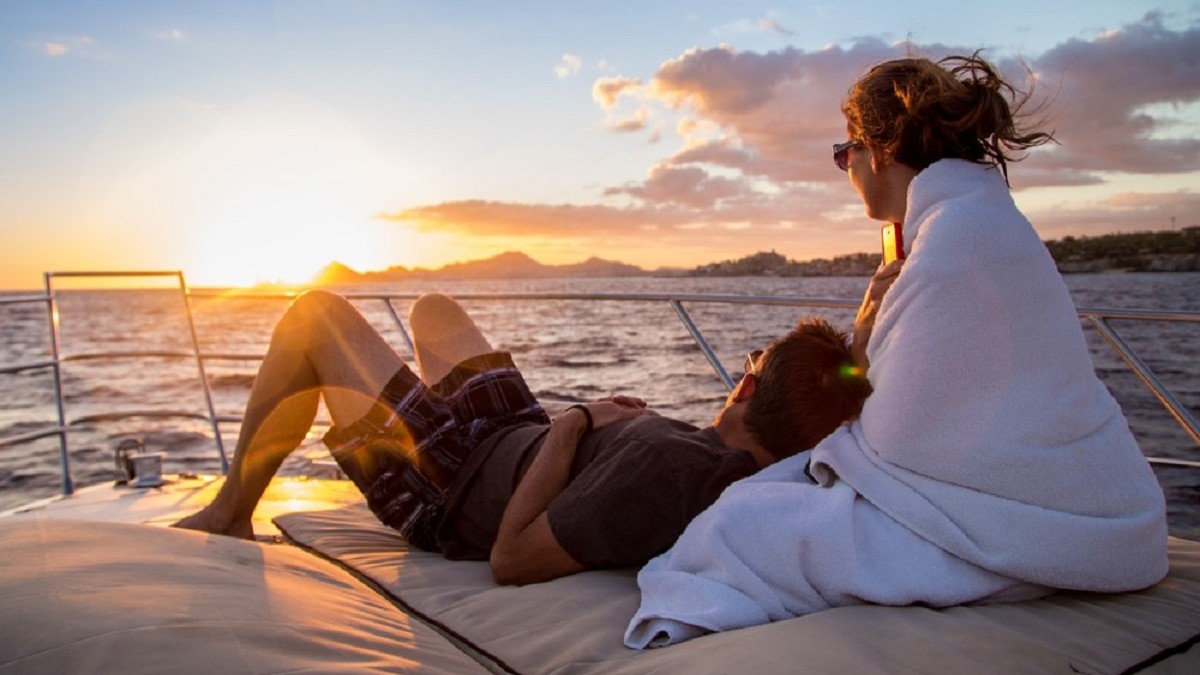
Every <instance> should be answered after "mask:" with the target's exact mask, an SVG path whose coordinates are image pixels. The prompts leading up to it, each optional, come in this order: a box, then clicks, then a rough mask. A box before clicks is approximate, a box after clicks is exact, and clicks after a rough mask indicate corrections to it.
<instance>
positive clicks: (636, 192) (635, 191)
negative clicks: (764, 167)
mask: <svg viewBox="0 0 1200 675" xmlns="http://www.w3.org/2000/svg"><path fill="white" fill-rule="evenodd" d="M744 193H745V188H744V184H743V183H742V182H741V181H740V180H733V179H729V178H722V177H713V176H710V175H709V174H708V172H706V171H704V170H703V169H699V168H696V167H675V166H667V165H659V166H656V167H654V168H653V169H651V170H650V177H649V178H648V179H647V180H646V181H645V182H644V183H641V184H638V185H630V186H627V187H620V188H610V189H608V190H606V191H605V195H606V196H614V195H628V196H632V197H636V198H638V199H640V200H642V201H644V202H648V203H653V204H672V205H679V206H684V207H689V208H693V209H708V208H712V207H713V206H714V205H715V204H716V203H717V202H718V201H719V200H722V199H725V198H728V197H734V196H737V195H739V194H744Z"/></svg>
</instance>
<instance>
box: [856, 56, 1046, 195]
mask: <svg viewBox="0 0 1200 675" xmlns="http://www.w3.org/2000/svg"><path fill="white" fill-rule="evenodd" d="M1032 94H1033V88H1032V85H1031V87H1030V90H1029V91H1028V92H1022V91H1020V90H1018V89H1016V88H1015V87H1013V86H1012V85H1011V84H1009V83H1008V82H1006V81H1004V79H1003V78H1002V77H1000V75H999V73H997V72H996V69H995V68H994V67H993V66H992V65H991V64H990V63H988V62H987V61H985V60H984V59H982V58H980V56H979V52H975V53H974V54H972V55H971V56H949V57H946V58H944V59H942V60H940V61H937V62H936V63H935V62H933V61H930V60H929V59H923V58H907V59H897V60H895V61H886V62H884V63H881V64H879V65H877V66H875V67H874V68H872V69H871V70H869V71H867V73H866V74H865V75H863V76H862V77H861V78H859V80H858V81H857V82H855V83H854V86H852V87H851V88H850V92H849V93H848V94H847V96H846V100H845V101H844V102H843V103H842V114H844V115H845V116H846V122H847V127H848V130H849V132H850V138H851V139H853V140H858V141H862V142H864V143H866V144H867V145H868V146H871V147H873V148H875V149H877V150H881V151H883V153H884V154H885V155H888V156H890V157H892V158H893V159H894V160H895V161H898V162H900V163H901V164H904V165H906V166H909V167H911V168H913V169H916V170H917V171H922V170H924V169H925V167H927V166H929V165H930V164H933V163H934V162H936V161H938V160H939V159H947V158H954V159H965V160H969V161H972V162H978V163H981V164H996V165H998V166H999V167H1000V170H1001V171H1002V172H1003V173H1004V178H1005V180H1007V179H1008V162H1017V161H1020V160H1021V159H1024V154H1018V153H1022V151H1024V150H1027V149H1029V148H1032V147H1036V146H1039V145H1042V144H1044V143H1048V142H1051V141H1053V140H1054V135H1053V133H1046V132H1042V131H1038V130H1036V129H1033V128H1030V129H1026V128H1024V127H1025V124H1024V123H1025V121H1026V120H1027V119H1028V113H1027V112H1026V111H1025V108H1026V106H1027V104H1028V103H1029V101H1030V99H1031V97H1032ZM1035 112H1036V111H1035ZM1030 126H1031V127H1036V126H1038V125H1037V124H1036V123H1031V124H1030Z"/></svg>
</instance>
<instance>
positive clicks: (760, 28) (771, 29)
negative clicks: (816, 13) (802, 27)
mask: <svg viewBox="0 0 1200 675" xmlns="http://www.w3.org/2000/svg"><path fill="white" fill-rule="evenodd" d="M712 33H713V35H716V36H718V37H720V36H722V35H726V34H735V35H736V34H743V35H744V34H747V33H773V34H775V35H783V36H791V35H795V33H793V32H792V31H790V30H788V29H787V28H784V27H783V25H782V24H780V23H779V20H778V19H776V18H774V17H772V16H765V17H763V18H761V19H738V20H736V21H730V22H729V23H726V24H724V25H722V26H721V27H719V28H715V29H713V31H712Z"/></svg>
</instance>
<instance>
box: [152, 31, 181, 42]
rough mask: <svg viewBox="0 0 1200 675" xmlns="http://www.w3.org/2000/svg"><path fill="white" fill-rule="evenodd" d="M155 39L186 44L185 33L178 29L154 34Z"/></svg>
mask: <svg viewBox="0 0 1200 675" xmlns="http://www.w3.org/2000/svg"><path fill="white" fill-rule="evenodd" d="M154 39H155V40H160V41H162V42H185V41H186V40H187V38H186V37H184V34H183V31H182V30H180V29H178V28H168V29H166V30H160V31H158V32H156V33H154Z"/></svg>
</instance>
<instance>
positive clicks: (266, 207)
mask: <svg viewBox="0 0 1200 675" xmlns="http://www.w3.org/2000/svg"><path fill="white" fill-rule="evenodd" d="M179 173H180V174H182V175H179V176H177V177H176V182H175V184H176V185H182V186H186V188H184V190H185V192H186V195H185V197H184V198H185V201H186V203H189V204H192V205H194V209H193V210H192V211H191V212H190V213H188V214H187V215H185V216H184V220H185V222H186V223H187V224H188V227H187V231H188V233H189V234H188V237H189V239H190V242H189V244H190V246H189V251H190V254H189V257H188V260H187V263H186V264H185V267H186V269H187V271H188V274H189V277H190V278H191V279H192V280H193V282H194V283H197V284H202V285H250V284H254V283H259V282H283V283H302V282H305V281H307V280H309V279H310V278H311V277H312V276H313V274H314V273H315V272H317V271H318V270H319V269H320V268H321V267H323V266H324V265H326V264H328V263H329V262H330V261H332V260H341V261H345V262H347V263H348V264H360V265H362V264H372V263H377V262H378V260H376V257H377V256H376V255H375V254H377V253H378V252H379V243H380V242H379V240H378V239H374V240H373V239H372V235H373V233H372V232H370V231H369V230H371V229H372V228H371V227H370V221H371V214H370V212H369V211H367V210H366V209H365V208H364V207H363V204H369V203H371V199H372V198H375V199H379V198H380V197H379V195H380V189H381V188H380V184H381V178H382V177H384V176H386V175H387V174H388V171H387V168H386V166H385V165H384V163H383V162H382V161H380V160H378V159H377V158H376V157H375V156H374V153H372V152H371V150H370V149H369V148H368V147H367V146H366V144H365V143H363V142H362V140H361V138H360V137H359V136H358V135H357V134H356V133H355V131H354V129H353V128H352V127H350V126H349V125H348V124H346V123H345V122H344V121H342V120H341V119H340V118H339V117H338V116H337V115H336V114H335V113H333V112H331V111H329V110H327V109H325V108H324V107H323V106H320V105H319V104H317V103H314V102H313V101H310V100H307V99H303V98H296V97H282V96H275V97H260V98H257V99H254V100H252V101H250V102H248V103H245V104H243V105H240V106H238V107H236V108H234V109H233V110H231V111H230V112H229V113H227V114H226V115H224V117H223V118H222V120H221V121H220V123H219V124H217V125H216V127H215V128H214V129H213V130H212V131H211V132H210V133H209V134H207V135H206V136H205V137H204V138H203V139H201V140H199V141H197V142H196V144H195V147H194V151H193V154H192V155H191V156H190V157H188V158H187V159H186V160H185V162H184V163H183V164H182V166H181V167H180V171H179Z"/></svg>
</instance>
